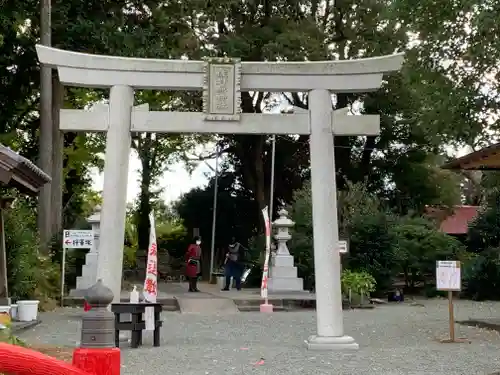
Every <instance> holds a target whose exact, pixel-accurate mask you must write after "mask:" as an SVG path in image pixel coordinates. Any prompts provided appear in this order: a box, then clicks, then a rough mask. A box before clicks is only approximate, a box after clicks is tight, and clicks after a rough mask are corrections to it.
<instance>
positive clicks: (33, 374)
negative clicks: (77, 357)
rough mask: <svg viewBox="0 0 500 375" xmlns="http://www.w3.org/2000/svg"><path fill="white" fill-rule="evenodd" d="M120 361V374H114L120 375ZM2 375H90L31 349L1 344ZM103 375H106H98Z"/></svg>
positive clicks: (0, 365) (0, 368)
mask: <svg viewBox="0 0 500 375" xmlns="http://www.w3.org/2000/svg"><path fill="white" fill-rule="evenodd" d="M119 361H120V360H119V359H118V372H117V373H115V372H113V373H112V374H119V371H120V364H119ZM0 373H2V374H12V375H89V373H87V372H85V371H84V370H82V369H80V368H78V367H75V366H72V365H70V364H69V363H66V362H64V361H60V360H58V359H55V358H53V357H49V356H47V355H45V354H42V353H40V352H37V351H34V350H31V349H27V348H23V347H21V346H17V345H10V344H5V343H0ZM96 374H97V373H96ZM101 374H105V373H104V372H102V373H99V374H97V375H101ZM109 374H111V373H109Z"/></svg>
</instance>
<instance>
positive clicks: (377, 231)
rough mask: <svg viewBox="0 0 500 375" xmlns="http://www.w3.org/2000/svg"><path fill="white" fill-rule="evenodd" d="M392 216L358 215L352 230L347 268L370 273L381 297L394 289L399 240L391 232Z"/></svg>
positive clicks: (353, 222) (350, 230)
mask: <svg viewBox="0 0 500 375" xmlns="http://www.w3.org/2000/svg"><path fill="white" fill-rule="evenodd" d="M392 224H393V221H392V217H391V216H390V215H388V214H386V213H384V212H379V213H377V214H372V215H359V216H357V217H356V218H354V219H353V221H352V223H351V225H350V227H349V233H350V236H349V240H350V243H349V254H348V255H347V257H346V262H345V266H346V267H347V268H349V269H351V270H353V271H357V272H363V271H365V272H368V273H369V274H370V275H372V276H373V278H374V279H375V281H376V292H377V294H381V293H384V292H386V291H387V290H388V289H390V288H391V286H392V277H393V275H394V269H395V268H396V258H395V254H394V246H395V243H396V242H397V238H396V237H395V236H394V234H393V233H392V231H391V230H390V228H391V225H392Z"/></svg>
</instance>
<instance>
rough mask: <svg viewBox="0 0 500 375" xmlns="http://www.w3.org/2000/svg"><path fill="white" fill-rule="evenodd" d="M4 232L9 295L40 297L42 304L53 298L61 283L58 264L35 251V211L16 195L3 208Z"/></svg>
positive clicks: (29, 297) (36, 242) (17, 297)
mask: <svg viewBox="0 0 500 375" xmlns="http://www.w3.org/2000/svg"><path fill="white" fill-rule="evenodd" d="M5 234H6V238H5V242H6V248H7V265H8V267H7V270H8V280H9V291H10V294H11V296H13V297H14V298H16V299H39V300H40V301H41V303H42V305H43V303H44V301H46V300H48V299H50V298H56V297H57V296H58V293H59V285H60V271H59V265H58V264H57V263H55V264H53V263H52V262H51V260H50V258H46V257H43V256H41V255H39V254H38V246H39V242H38V236H37V232H36V220H35V215H34V212H33V209H32V208H31V207H30V206H29V205H28V203H27V202H26V201H25V200H24V199H23V198H17V199H16V200H15V201H14V203H13V205H12V207H11V208H10V209H8V210H6V214H5ZM42 308H43V306H42Z"/></svg>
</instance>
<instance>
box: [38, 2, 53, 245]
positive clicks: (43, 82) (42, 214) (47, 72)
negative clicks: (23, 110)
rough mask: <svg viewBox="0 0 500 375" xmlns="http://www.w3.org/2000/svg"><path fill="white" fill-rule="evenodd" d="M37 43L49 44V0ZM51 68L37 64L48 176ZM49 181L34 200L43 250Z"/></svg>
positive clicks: (42, 159) (42, 144) (46, 239)
mask: <svg viewBox="0 0 500 375" xmlns="http://www.w3.org/2000/svg"><path fill="white" fill-rule="evenodd" d="M40 13H41V15H40V42H41V44H43V45H45V46H50V45H51V44H52V37H51V0H42V2H41V9H40ZM52 144H53V142H52V69H51V68H50V67H48V66H44V65H41V66H40V141H39V147H40V150H39V160H38V164H39V166H40V168H41V169H42V170H43V171H44V172H45V173H48V174H49V175H51V174H52ZM51 199H52V197H51V183H48V184H45V185H44V186H43V187H42V188H41V189H40V197H39V203H38V205H39V206H38V207H39V208H38V229H39V232H40V244H41V249H42V251H43V252H45V251H46V247H47V244H48V242H49V241H50V235H51V220H50V218H51V209H50V206H51Z"/></svg>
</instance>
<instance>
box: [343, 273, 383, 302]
mask: <svg viewBox="0 0 500 375" xmlns="http://www.w3.org/2000/svg"><path fill="white" fill-rule="evenodd" d="M376 284H377V283H376V281H375V279H374V278H373V277H372V275H370V274H369V273H368V272H352V271H350V270H344V271H342V277H341V285H342V291H343V293H344V295H346V296H348V297H349V299H350V301H349V302H351V299H352V295H353V294H354V295H357V296H360V297H361V301H360V302H363V298H364V297H365V296H366V297H368V296H369V295H370V293H373V292H374V291H375V289H376Z"/></svg>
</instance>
